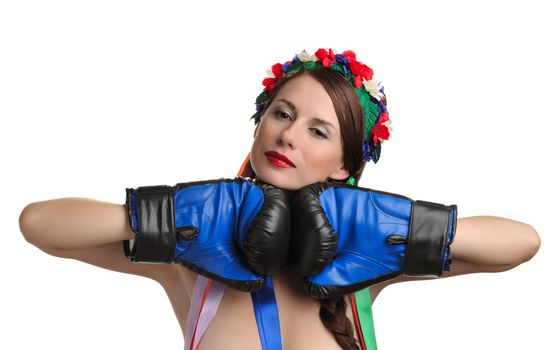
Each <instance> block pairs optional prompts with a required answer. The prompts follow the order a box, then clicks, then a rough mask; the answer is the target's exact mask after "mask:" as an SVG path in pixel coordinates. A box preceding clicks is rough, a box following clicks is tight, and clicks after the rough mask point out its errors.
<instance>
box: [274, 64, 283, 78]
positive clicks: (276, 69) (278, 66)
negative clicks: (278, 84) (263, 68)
mask: <svg viewBox="0 0 556 350" xmlns="http://www.w3.org/2000/svg"><path fill="white" fill-rule="evenodd" d="M272 73H273V74H274V76H275V77H276V78H278V79H280V78H282V63H276V64H275V65H273V66H272Z"/></svg>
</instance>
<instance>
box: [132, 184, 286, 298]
mask: <svg viewBox="0 0 556 350" xmlns="http://www.w3.org/2000/svg"><path fill="white" fill-rule="evenodd" d="M126 206H127V208H128V218H129V224H130V226H131V229H132V231H133V232H134V233H135V239H134V240H133V244H132V247H131V248H130V247H129V241H124V242H123V243H124V252H125V254H126V256H127V257H129V258H130V259H131V261H133V262H146V263H171V262H179V263H181V264H183V265H184V266H186V267H187V268H189V269H191V270H193V271H195V272H197V273H199V274H200V275H203V276H205V277H208V278H211V279H214V280H217V281H219V282H221V283H223V284H225V285H227V286H230V287H233V288H236V289H239V290H242V291H246V292H254V291H257V290H259V289H260V288H262V287H263V286H264V285H265V283H266V277H267V275H271V274H273V273H275V272H276V271H278V270H279V269H280V268H281V267H283V266H284V265H285V264H287V262H288V250H289V238H290V228H291V219H290V209H289V202H288V199H287V195H286V193H285V192H284V191H283V190H282V189H280V188H277V187H274V186H271V185H269V184H266V183H264V182H262V181H260V180H253V179H249V178H242V177H236V178H234V179H218V180H209V181H198V182H190V183H179V184H177V185H175V186H144V187H139V188H137V189H130V188H127V189H126Z"/></svg>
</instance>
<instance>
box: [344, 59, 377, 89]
mask: <svg viewBox="0 0 556 350" xmlns="http://www.w3.org/2000/svg"><path fill="white" fill-rule="evenodd" d="M349 69H350V70H351V73H352V74H353V75H355V82H354V83H355V87H358V88H359V87H361V86H362V85H363V81H362V78H365V80H371V79H372V78H373V70H372V69H371V68H369V67H367V66H366V65H365V64H363V63H360V62H357V61H353V62H350V63H349Z"/></svg>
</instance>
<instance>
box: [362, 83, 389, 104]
mask: <svg viewBox="0 0 556 350" xmlns="http://www.w3.org/2000/svg"><path fill="white" fill-rule="evenodd" d="M363 85H364V86H365V90H367V92H368V93H369V95H371V96H372V97H374V98H376V99H377V100H379V101H380V100H381V99H382V98H383V97H384V95H383V94H382V93H381V92H380V89H381V88H382V85H381V84H380V81H378V80H376V79H371V80H363Z"/></svg>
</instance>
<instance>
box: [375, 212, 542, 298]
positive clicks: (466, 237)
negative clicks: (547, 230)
mask: <svg viewBox="0 0 556 350" xmlns="http://www.w3.org/2000/svg"><path fill="white" fill-rule="evenodd" d="M540 244H541V240H540V237H539V235H538V234H537V231H536V230H535V229H534V228H533V227H532V226H531V225H529V224H526V223H523V222H519V221H515V220H511V219H506V218H502V217H496V216H472V217H467V218H459V219H458V220H457V226H456V234H455V237H454V241H453V243H452V245H451V246H450V249H451V251H452V264H451V267H450V271H445V272H444V274H443V275H442V277H443V278H446V277H453V276H458V275H463V274H469V273H478V272H502V271H507V270H510V269H512V268H514V267H516V266H518V265H520V264H522V263H524V262H526V261H528V260H530V259H531V258H532V257H533V256H535V254H536V253H537V251H538V250H539V248H540ZM435 278H436V277H413V276H412V277H410V276H399V277H397V278H394V279H392V280H389V281H386V282H383V283H381V284H379V285H377V286H373V287H371V288H374V293H375V295H378V293H379V292H380V291H381V290H382V289H383V288H384V287H386V286H388V285H391V284H394V283H398V282H407V281H420V280H427V279H435Z"/></svg>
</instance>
